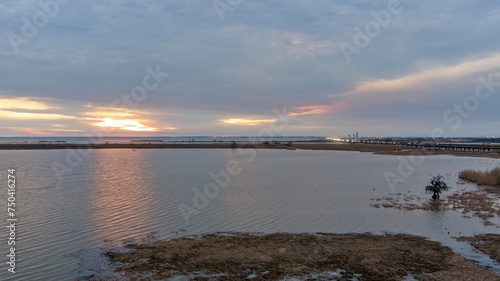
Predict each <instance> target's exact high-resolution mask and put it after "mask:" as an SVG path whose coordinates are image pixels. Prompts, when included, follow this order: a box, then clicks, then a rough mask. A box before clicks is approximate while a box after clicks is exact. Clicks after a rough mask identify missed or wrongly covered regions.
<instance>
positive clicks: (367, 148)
mask: <svg viewBox="0 0 500 281" xmlns="http://www.w3.org/2000/svg"><path fill="white" fill-rule="evenodd" d="M236 145H237V147H238V148H249V149H250V148H254V149H306V150H338V151H359V152H371V153H375V154H383V155H415V156H417V155H455V156H467V157H488V158H500V149H496V150H493V151H491V152H472V151H471V152H467V151H450V150H436V149H422V148H413V147H400V146H393V145H381V144H363V143H351V144H344V143H331V142H322V143H318V142H294V143H293V144H292V145H291V146H289V145H287V144H286V143H269V144H264V143H246V142H239V143H237V144H236ZM159 148H164V149H196V148H198V149H199V148H216V149H224V148H225V149H227V148H229V149H230V148H233V144H232V143H231V142H207V143H151V144H149V143H124V144H67V143H58V144H51V143H44V144H29V143H28V144H0V150H37V149H159Z"/></svg>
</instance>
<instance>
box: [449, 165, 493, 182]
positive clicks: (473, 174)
mask: <svg viewBox="0 0 500 281" xmlns="http://www.w3.org/2000/svg"><path fill="white" fill-rule="evenodd" d="M458 177H459V178H461V179H463V180H467V181H471V182H475V183H477V184H480V185H490V186H500V167H497V168H494V169H492V170H489V171H485V172H482V171H475V170H464V171H461V172H460V173H459V174H458Z"/></svg>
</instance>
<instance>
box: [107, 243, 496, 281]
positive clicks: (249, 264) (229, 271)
mask: <svg viewBox="0 0 500 281" xmlns="http://www.w3.org/2000/svg"><path fill="white" fill-rule="evenodd" d="M128 247H129V248H131V249H133V250H134V251H132V252H130V251H129V252H113V251H111V252H108V253H107V256H108V257H109V258H110V259H111V260H112V261H113V262H118V263H119V264H120V266H119V267H118V270H119V271H122V272H124V273H125V275H126V276H127V277H129V278H131V280H138V279H140V280H158V279H165V278H168V277H172V276H175V275H184V276H191V277H193V279H194V280H210V278H209V277H207V276H202V275H200V273H203V274H208V275H212V276H217V277H216V279H217V280H245V279H246V278H247V276H248V275H250V274H255V275H254V277H255V278H254V279H253V280H278V279H280V278H283V277H286V276H295V277H303V278H304V277H306V276H310V274H313V273H321V272H325V271H332V270H336V269H343V270H345V271H344V273H343V276H342V277H338V278H337V277H332V279H331V280H346V278H351V277H352V276H353V275H354V274H362V276H361V277H358V278H359V279H360V280H388V281H391V280H398V281H399V280H402V278H403V277H404V276H406V275H407V274H408V272H412V273H413V274H414V276H416V277H417V278H418V279H419V280H471V278H476V277H481V278H483V279H481V280H498V277H495V276H494V275H493V274H492V273H490V272H488V271H487V270H486V269H483V268H479V267H478V266H476V265H475V264H473V263H471V262H467V261H465V260H464V259H463V257H461V256H459V255H458V254H455V253H453V252H452V251H451V250H450V249H449V248H447V247H443V246H441V245H440V244H439V243H438V242H433V241H428V240H426V239H424V238H422V237H418V236H412V235H405V234H396V235H384V236H377V235H371V234H342V235H341V234H325V233H323V234H286V233H278V234H270V235H265V236H256V235H249V234H239V235H235V236H227V235H206V236H203V237H202V238H200V239H187V238H178V239H173V240H170V241H163V242H162V241H160V242H153V243H146V244H134V245H129V246H128ZM146 276H147V277H146ZM442 276H444V277H445V278H442ZM450 276H451V277H450ZM457 276H459V277H460V278H458V279H457V278H456V277H457ZM135 278H138V279H135Z"/></svg>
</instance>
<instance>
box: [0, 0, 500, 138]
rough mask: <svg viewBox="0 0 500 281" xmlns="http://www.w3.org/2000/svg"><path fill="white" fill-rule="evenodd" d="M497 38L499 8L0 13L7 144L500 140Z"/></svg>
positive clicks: (75, 7)
mask: <svg viewBox="0 0 500 281" xmlns="http://www.w3.org/2000/svg"><path fill="white" fill-rule="evenodd" d="M499 22H500V2H499V1H496V0H490V1H486V0H484V1H472V0H470V1H465V0H464V1H452V0H443V1H434V0H427V1H406V0H401V1H400V2H399V1H397V0H384V1H373V0H365V1H347V0H345V1H341V0H339V1H332V0H328V1H326V0H315V1H305V0H304V1H302V0H215V1H212V0H164V1H139V0H137V1H118V0H116V1H74V0H73V1H68V0H64V1H63V0H58V1H56V0H41V1H28V0H23V1H18V0H15V1H14V0H5V1H1V2H0V34H1V37H0V38H1V39H0V50H1V51H0V74H1V75H0V136H38V135H43V136H51V135H53V136H82V134H85V133H86V132H92V131H95V130H99V131H101V132H102V133H103V134H104V135H109V136H125V135H133V136H139V135H141V136H171V135H258V134H259V132H260V131H261V130H262V129H263V128H278V127H279V128H280V129H281V130H280V131H279V132H278V133H279V134H281V135H321V136H337V135H347V134H351V133H353V132H356V131H358V132H359V133H360V135H362V136H367V135H370V136H395V135H398V136H400V135H401V136H416V135H431V134H433V132H436V130H438V131H441V132H443V133H442V134H444V135H447V136H459V135H465V136H500V118H499V117H500V114H499V109H498V108H499V105H500V36H499V32H500V28H499ZM276 112H280V114H278V115H279V116H277V114H276ZM273 125H274V126H273ZM281 125H284V126H281Z"/></svg>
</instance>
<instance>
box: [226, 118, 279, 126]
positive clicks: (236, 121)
mask: <svg viewBox="0 0 500 281" xmlns="http://www.w3.org/2000/svg"><path fill="white" fill-rule="evenodd" d="M219 121H220V122H222V123H224V124H228V125H241V126H255V125H260V124H267V123H273V122H276V119H248V118H230V119H220V120H219Z"/></svg>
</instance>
